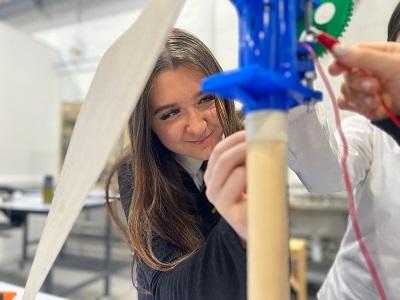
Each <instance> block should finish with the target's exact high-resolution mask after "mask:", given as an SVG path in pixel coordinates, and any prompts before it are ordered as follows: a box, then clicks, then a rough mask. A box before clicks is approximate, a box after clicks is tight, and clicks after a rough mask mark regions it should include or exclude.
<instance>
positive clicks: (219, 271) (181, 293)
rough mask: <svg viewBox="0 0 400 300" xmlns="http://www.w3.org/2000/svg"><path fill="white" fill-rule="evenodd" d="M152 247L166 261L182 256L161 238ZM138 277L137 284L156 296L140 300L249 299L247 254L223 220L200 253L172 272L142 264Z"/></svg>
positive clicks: (146, 296) (142, 296) (139, 266)
mask: <svg viewBox="0 0 400 300" xmlns="http://www.w3.org/2000/svg"><path fill="white" fill-rule="evenodd" d="M153 248H154V252H155V253H156V255H157V256H158V258H159V259H160V260H162V261H164V262H165V261H172V260H173V259H176V258H177V256H178V255H177V254H178V253H179V251H177V249H174V247H172V246H171V245H168V243H166V242H165V241H163V240H161V239H158V240H157V241H156V243H155V244H154V245H153ZM137 275H138V284H139V285H143V288H144V289H147V290H149V292H150V293H151V294H152V296H153V298H149V296H148V295H140V294H139V299H140V300H142V299H143V300H144V299H146V300H147V299H156V300H172V299H182V300H185V299H187V300H200V299H209V300H213V299H216V300H217V299H218V300H224V299H227V300H228V299H229V300H235V299H238V300H239V299H246V252H245V250H244V249H243V248H242V246H241V244H240V240H239V238H238V236H237V235H236V233H235V232H234V231H233V229H232V228H231V227H230V226H229V225H228V224H227V223H226V221H225V220H224V219H223V218H221V219H220V220H219V222H218V224H217V225H216V226H215V227H214V229H213V230H212V231H211V233H210V234H209V236H208V237H207V239H206V240H205V242H204V244H203V246H202V247H201V248H200V250H199V251H198V252H196V253H195V254H193V255H192V256H190V257H189V258H188V259H186V260H185V261H183V262H182V263H180V264H178V265H177V266H176V267H175V268H174V269H173V270H171V271H163V272H161V271H157V270H154V269H152V268H150V267H148V266H146V265H145V264H143V263H140V262H139V264H138V269H137ZM140 281H142V282H140Z"/></svg>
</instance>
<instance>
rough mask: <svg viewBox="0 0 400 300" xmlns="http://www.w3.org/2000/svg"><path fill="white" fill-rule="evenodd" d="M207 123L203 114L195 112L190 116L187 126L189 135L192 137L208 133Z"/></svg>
mask: <svg viewBox="0 0 400 300" xmlns="http://www.w3.org/2000/svg"><path fill="white" fill-rule="evenodd" d="M206 128H207V121H206V120H205V118H204V117H203V114H202V113H201V112H199V111H195V112H192V113H189V114H188V121H187V126H186V131H187V133H189V134H191V135H197V136H198V135H202V134H204V132H205V131H206Z"/></svg>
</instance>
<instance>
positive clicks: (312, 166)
mask: <svg viewBox="0 0 400 300" xmlns="http://www.w3.org/2000/svg"><path fill="white" fill-rule="evenodd" d="M297 109H299V111H298V113H297V115H295V116H294V117H293V116H291V115H289V167H290V168H291V169H293V171H295V172H296V174H297V175H298V176H299V178H300V180H301V181H302V182H303V184H304V185H305V186H306V188H307V189H308V190H309V191H310V192H312V193H318V194H321V193H323V194H327V193H333V192H339V191H344V184H343V175H342V169H341V165H340V159H341V156H342V152H343V145H342V142H341V140H340V138H339V135H338V133H337V132H336V133H335V134H333V132H334V131H333V129H331V128H329V126H328V123H327V119H326V117H324V116H323V115H322V114H323V112H322V111H321V110H317V112H318V113H317V112H311V113H307V112H305V111H304V112H301V109H305V108H304V107H299V108H297ZM342 127H343V131H344V134H345V137H346V140H347V142H348V145H349V156H348V163H347V166H348V169H349V173H350V178H351V182H352V185H353V187H355V186H356V185H357V184H358V183H359V182H361V181H362V180H363V179H364V178H365V175H366V173H367V172H368V170H369V167H370V162H371V159H372V147H373V146H372V125H371V124H370V122H369V120H367V119H366V118H364V117H361V116H356V117H350V118H347V119H345V120H344V121H343V122H342Z"/></svg>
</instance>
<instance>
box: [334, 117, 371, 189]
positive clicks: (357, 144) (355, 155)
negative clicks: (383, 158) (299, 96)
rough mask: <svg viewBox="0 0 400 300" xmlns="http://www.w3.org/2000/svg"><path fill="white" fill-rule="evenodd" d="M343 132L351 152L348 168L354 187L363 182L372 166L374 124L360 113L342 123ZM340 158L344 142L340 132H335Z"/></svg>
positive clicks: (349, 153)
mask: <svg viewBox="0 0 400 300" xmlns="http://www.w3.org/2000/svg"><path fill="white" fill-rule="evenodd" d="M342 127H343V132H344V135H345V137H346V140H347V144H348V148H349V150H348V151H349V152H348V159H347V168H348V170H349V176H350V179H351V183H352V186H353V188H355V187H356V186H357V185H358V184H360V183H362V182H363V181H364V180H365V178H366V177H367V174H368V172H369V170H370V168H371V163H372V159H373V139H374V126H373V125H372V124H371V122H370V121H369V120H368V119H366V118H364V117H363V116H360V115H355V116H352V117H349V118H347V119H345V120H344V121H343V123H342ZM335 137H336V141H337V145H338V146H337V147H338V151H337V150H336V151H337V152H338V153H339V159H340V158H341V156H342V153H343V144H342V142H341V139H340V137H339V133H338V132H337V131H336V133H335Z"/></svg>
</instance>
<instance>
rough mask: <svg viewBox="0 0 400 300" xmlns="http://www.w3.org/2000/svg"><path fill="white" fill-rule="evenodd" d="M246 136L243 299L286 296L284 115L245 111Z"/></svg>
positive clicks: (283, 299) (287, 255)
mask: <svg viewBox="0 0 400 300" xmlns="http://www.w3.org/2000/svg"><path fill="white" fill-rule="evenodd" d="M246 134H247V143H248V152H247V172H248V174H247V178H248V179H247V180H248V183H247V189H248V218H247V219H248V241H247V262H248V264H247V268H248V274H247V276H248V279H247V280H248V285H247V286H248V299H249V300H266V299H274V300H288V299H289V296H290V290H289V246H288V243H289V234H288V213H287V211H288V207H287V114H286V113H284V112H280V111H258V112H254V113H249V114H248V116H247V119H246Z"/></svg>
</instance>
